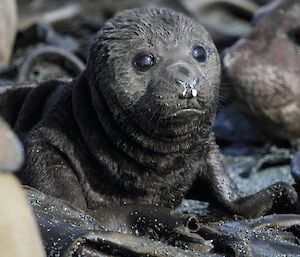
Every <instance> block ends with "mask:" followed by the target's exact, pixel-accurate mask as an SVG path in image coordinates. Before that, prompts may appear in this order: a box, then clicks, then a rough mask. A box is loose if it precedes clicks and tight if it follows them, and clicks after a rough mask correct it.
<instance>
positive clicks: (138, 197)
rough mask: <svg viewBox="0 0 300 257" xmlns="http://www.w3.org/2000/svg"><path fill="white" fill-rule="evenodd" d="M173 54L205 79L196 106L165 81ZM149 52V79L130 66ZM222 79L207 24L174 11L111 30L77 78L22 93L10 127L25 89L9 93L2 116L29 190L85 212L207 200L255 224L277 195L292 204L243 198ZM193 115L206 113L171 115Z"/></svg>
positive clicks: (148, 12) (117, 21)
mask: <svg viewBox="0 0 300 257" xmlns="http://www.w3.org/2000/svg"><path fill="white" fill-rule="evenodd" d="M195 42H198V43H200V44H201V45H203V46H205V47H206V49H207V51H208V53H209V58H208V60H207V62H206V63H204V64H199V63H197V62H196V61H195V60H193V59H192V58H191V56H190V49H191V48H192V46H193V44H194V43H195ZM164 48H167V50H166V49H164ZM173 48H174V49H177V50H176V54H175V55H174V56H175V57H176V56H177V55H180V54H181V53H184V56H183V57H182V58H183V59H184V58H186V59H187V62H189V63H190V65H191V66H192V67H193V69H195V70H197V72H198V73H199V74H200V75H199V76H200V83H199V85H198V91H199V94H198V96H197V97H195V98H192V99H189V100H187V99H179V97H178V90H179V88H178V85H176V83H174V81H172V80H171V79H170V78H169V77H167V76H166V75H165V74H166V70H165V65H164V58H166V57H165V55H164V53H165V52H168V51H169V49H171V50H172V49H173ZM145 49H146V50H147V51H152V52H154V53H155V54H157V55H158V56H159V55H160V60H159V62H158V63H157V64H156V65H155V66H154V67H153V68H152V69H151V70H150V71H148V72H146V73H141V72H138V71H136V70H135V69H134V68H133V66H132V65H131V62H132V59H133V57H134V55H135V54H136V53H138V52H140V51H145ZM162 50H163V51H162ZM171 50H170V51H171ZM171 57H173V56H172V55H171ZM168 58H169V57H168ZM219 79H220V66H219V58H218V53H217V51H216V49H215V46H214V44H213V42H212V41H211V39H210V37H209V36H208V34H207V32H206V31H205V30H204V29H203V28H202V27H201V26H200V25H198V24H196V23H195V22H194V21H192V20H191V19H189V18H187V17H185V16H183V15H181V14H178V13H176V12H173V11H170V10H167V9H137V10H131V11H127V12H123V13H121V14H120V15H118V16H116V17H115V18H113V19H112V20H110V21H108V22H107V23H106V24H105V25H104V27H103V29H102V30H101V31H100V33H99V35H98V37H97V38H96V40H95V43H94V45H93V46H92V48H91V55H90V58H89V62H88V66H87V69H86V71H85V72H84V73H83V74H82V75H81V76H80V77H79V78H77V79H75V80H74V81H72V82H70V83H67V82H54V81H52V82H51V81H49V82H44V83H41V84H40V85H39V86H38V87H33V88H27V89H22V88H20V89H19V90H20V91H22V90H23V91H24V90H25V92H24V93H23V95H22V96H21V97H20V99H23V102H22V101H21V100H20V103H21V102H22V103H23V104H22V103H21V104H16V106H15V109H18V110H19V112H16V111H13V112H11V113H12V114H13V116H14V117H13V118H11V119H10V117H9V115H7V113H9V112H8V110H7V109H6V108H3V106H6V104H5V102H9V101H11V100H9V95H10V94H14V91H15V90H18V89H6V90H5V92H4V93H3V94H2V96H1V98H0V103H1V109H0V113H2V114H4V116H5V117H6V119H8V120H9V121H10V124H11V125H12V126H13V127H14V128H15V130H16V131H17V132H18V134H19V135H20V136H22V138H23V142H24V145H25V154H26V162H25V166H24V169H23V171H22V173H21V178H22V180H23V182H24V183H26V184H29V185H31V186H33V187H35V188H37V189H39V190H41V191H43V192H45V193H47V194H50V195H52V196H55V197H58V198H62V199H65V200H68V201H70V202H72V203H73V204H75V205H76V206H79V207H81V208H92V209H94V208H97V207H99V206H105V205H118V204H121V203H124V202H126V203H146V204H159V205H164V206H169V207H175V206H177V205H178V204H179V203H180V202H181V200H182V199H183V197H193V198H196V199H199V198H201V196H203V194H202V192H203V191H206V195H208V196H209V199H210V200H212V199H214V200H217V201H218V202H219V203H221V204H222V205H223V206H225V207H226V208H227V209H229V210H231V211H233V212H237V213H241V214H244V215H247V216H255V215H259V214H261V213H264V212H265V211H267V210H268V209H269V208H270V207H271V206H272V202H273V200H274V199H275V198H276V194H274V191H275V187H276V190H277V189H278V191H280V192H281V194H282V195H285V196H286V195H289V196H291V195H292V197H289V199H291V198H292V200H291V201H292V202H293V201H294V198H295V197H294V192H293V191H292V189H290V188H289V187H288V186H286V185H276V186H275V187H274V188H272V189H271V190H269V191H270V193H272V196H270V195H269V194H266V193H264V192H263V193H260V194H259V196H254V197H253V198H251V197H250V200H251V201H250V203H249V201H248V199H249V198H247V199H246V200H245V201H244V200H243V199H240V197H241V194H240V192H239V191H238V190H237V188H236V186H235V184H234V183H233V182H232V181H231V180H230V178H229V177H228V175H227V174H226V173H225V172H224V170H223V167H222V164H221V161H220V156H219V153H218V148H217V146H216V144H215V142H214V138H213V135H212V133H211V125H212V121H213V118H214V114H215V108H216V99H217V94H218V84H219ZM24 99H25V100H24ZM13 107H14V106H11V108H13ZM33 107H34V108H33ZM186 108H194V109H198V110H201V111H203V113H202V114H197V115H192V116H182V117H181V118H177V117H175V118H174V117H173V118H172V117H170V116H169V115H170V114H173V113H175V112H177V111H178V110H181V109H186ZM26 111H29V112H30V114H28V113H26ZM17 113H19V114H18V115H17ZM28 115H30V116H28ZM28 117H29V119H28ZM200 182H202V183H200ZM201 185H202V186H201ZM203 185H205V186H203ZM206 189H207V190H206ZM188 192H189V193H188ZM207 192H209V193H207ZM284 192H289V194H286V193H284ZM286 202H288V201H286ZM253 205H255V206H256V208H252V207H253ZM250 207H251V208H250ZM249 208H250V209H251V211H249Z"/></svg>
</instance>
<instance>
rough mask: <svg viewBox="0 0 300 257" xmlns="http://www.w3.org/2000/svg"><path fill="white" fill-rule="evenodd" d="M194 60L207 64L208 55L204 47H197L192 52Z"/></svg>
mask: <svg viewBox="0 0 300 257" xmlns="http://www.w3.org/2000/svg"><path fill="white" fill-rule="evenodd" d="M192 56H193V58H194V59H195V60H196V61H197V62H200V63H203V62H206V60H207V53H206V50H205V49H204V47H203V46H195V47H194V48H193V51H192Z"/></svg>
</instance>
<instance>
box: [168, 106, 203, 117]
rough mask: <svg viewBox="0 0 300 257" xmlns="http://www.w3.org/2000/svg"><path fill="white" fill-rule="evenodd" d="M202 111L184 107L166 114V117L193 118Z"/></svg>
mask: <svg viewBox="0 0 300 257" xmlns="http://www.w3.org/2000/svg"><path fill="white" fill-rule="evenodd" d="M204 113H205V111H203V110H199V109H196V108H186V109H181V110H179V111H176V112H174V113H172V114H170V115H168V118H178V119H186V118H193V117H195V116H199V115H202V114H204Z"/></svg>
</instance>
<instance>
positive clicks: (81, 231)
mask: <svg viewBox="0 0 300 257" xmlns="http://www.w3.org/2000/svg"><path fill="white" fill-rule="evenodd" d="M26 190H27V199H28V202H29V203H30V204H31V206H32V208H33V211H34V214H35V216H36V218H37V222H38V224H39V227H40V230H41V235H42V239H43V243H44V247H45V249H46V252H47V255H48V256H55V257H58V256H63V257H67V256H72V257H73V256H95V257H99V256H155V257H156V256H157V257H158V256H159V257H160V256H168V257H172V256H181V257H184V256H207V257H213V256H268V257H274V256H290V257H297V256H298V257H299V256H300V244H299V242H300V240H299V234H298V235H297V231H298V227H299V226H298V225H297V224H299V223H300V215H292V216H291V215H284V214H283V215H273V216H266V217H261V218H258V219H252V220H231V221H228V217H227V219H226V218H224V220H222V218H221V219H220V220H219V221H217V222H216V221H214V222H207V223H206V225H203V224H202V225H201V224H197V230H195V233H196V234H198V235H200V236H201V237H203V238H204V239H206V240H212V241H211V242H212V245H213V247H212V248H211V249H210V252H203V248H198V247H197V245H195V244H193V242H192V240H191V244H188V243H187V242H186V241H185V242H184V243H185V244H183V245H181V247H182V248H180V247H174V246H171V245H168V244H167V243H168V242H169V241H170V240H168V239H167V238H166V240H164V241H156V240H151V239H149V238H146V237H141V236H136V235H134V234H130V232H127V233H120V232H116V231H119V230H118V228H117V227H115V224H113V229H112V230H111V229H110V227H109V224H108V223H107V224H105V227H102V226H101V223H99V222H98V220H96V219H95V218H93V217H91V216H89V215H88V214H86V213H84V212H83V211H81V210H79V209H76V208H74V207H73V206H71V205H70V204H68V203H67V202H65V201H62V200H59V199H56V198H53V197H50V196H47V195H45V194H43V193H41V192H39V191H37V190H35V189H31V188H28V187H26ZM106 215H108V216H109V212H107V213H106ZM233 219H234V218H233ZM100 222H101V221H100ZM103 224H104V223H103ZM291 226H293V227H295V226H296V227H295V228H296V229H294V231H296V232H293V229H290V227H291ZM298 233H299V232H298Z"/></svg>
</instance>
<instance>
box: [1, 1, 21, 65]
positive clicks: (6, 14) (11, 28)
mask: <svg viewBox="0 0 300 257" xmlns="http://www.w3.org/2000/svg"><path fill="white" fill-rule="evenodd" d="M16 28H17V8H16V3H15V1H14V0H1V2H0V63H1V62H2V63H4V64H8V63H9V61H10V56H11V52H12V49H13V46H14V40H15V34H16Z"/></svg>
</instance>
